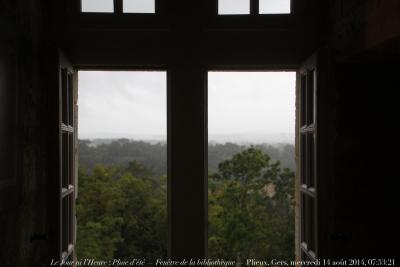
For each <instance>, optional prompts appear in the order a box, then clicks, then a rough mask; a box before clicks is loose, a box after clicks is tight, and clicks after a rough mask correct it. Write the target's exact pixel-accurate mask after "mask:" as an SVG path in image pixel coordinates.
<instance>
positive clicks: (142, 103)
mask: <svg viewBox="0 0 400 267" xmlns="http://www.w3.org/2000/svg"><path fill="white" fill-rule="evenodd" d="M208 76H209V77H208V131H209V141H210V142H218V143H224V142H237V143H246V142H247V143H283V142H284V143H293V142H294V128H295V76H296V75H295V73H294V72H209V75H208ZM166 79H167V77H166V72H157V71H149V72H142V71H140V72H139V71H132V72H126V71H80V72H79V102H78V104H79V137H80V138H82V139H94V138H107V139H111V138H129V139H135V140H159V141H164V140H166V132H167V81H166ZM188 90H189V89H188Z"/></svg>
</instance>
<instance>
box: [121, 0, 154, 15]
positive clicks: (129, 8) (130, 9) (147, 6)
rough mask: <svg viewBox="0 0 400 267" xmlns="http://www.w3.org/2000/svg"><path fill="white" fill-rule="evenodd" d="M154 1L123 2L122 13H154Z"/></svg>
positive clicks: (126, 0)
mask: <svg viewBox="0 0 400 267" xmlns="http://www.w3.org/2000/svg"><path fill="white" fill-rule="evenodd" d="M155 10H156V7H155V1H154V0H124V1H123V12H124V13H155Z"/></svg>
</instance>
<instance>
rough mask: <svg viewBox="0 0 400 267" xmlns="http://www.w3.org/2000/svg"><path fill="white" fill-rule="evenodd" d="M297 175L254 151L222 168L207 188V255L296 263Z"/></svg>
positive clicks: (242, 154)
mask: <svg viewBox="0 0 400 267" xmlns="http://www.w3.org/2000/svg"><path fill="white" fill-rule="evenodd" d="M293 177H294V174H293V172H291V171H289V170H288V169H283V170H282V169H281V168H280V163H279V161H278V162H275V163H273V162H271V159H270V157H269V156H268V155H266V154H264V153H263V152H262V151H261V150H259V149H256V148H254V147H250V148H248V149H246V150H243V151H242V152H240V153H238V154H236V155H234V156H233V157H232V158H231V159H229V160H226V161H224V162H222V163H221V164H219V166H218V172H216V173H215V174H213V175H211V177H210V183H209V184H210V186H209V254H210V256H212V257H215V258H227V259H238V258H239V259H241V260H243V259H246V258H259V259H267V258H270V259H272V258H279V259H293V257H294V217H293V210H294V208H293V198H294V196H293V187H294V184H293Z"/></svg>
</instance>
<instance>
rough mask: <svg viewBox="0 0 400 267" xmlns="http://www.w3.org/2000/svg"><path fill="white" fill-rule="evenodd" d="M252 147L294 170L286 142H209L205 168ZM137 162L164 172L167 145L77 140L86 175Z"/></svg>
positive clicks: (291, 147)
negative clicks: (101, 168)
mask: <svg viewBox="0 0 400 267" xmlns="http://www.w3.org/2000/svg"><path fill="white" fill-rule="evenodd" d="M250 145H253V146H255V147H257V148H259V149H261V150H262V151H263V152H264V153H266V154H268V155H269V156H270V157H271V159H272V160H273V161H277V160H279V161H280V162H281V166H282V167H284V168H289V169H291V170H294V168H295V162H294V145H293V144H292V143H289V142H286V143H285V142H271V143H270V144H268V143H258V144H256V143H253V142H248V141H245V139H243V141H242V142H237V143H234V142H225V143H222V142H218V139H217V140H216V141H215V140H214V141H210V142H209V145H208V169H209V172H215V171H216V170H217V168H218V164H219V163H220V162H222V161H224V160H226V159H229V158H231V157H232V156H233V155H234V154H237V153H239V152H241V151H243V150H244V149H246V148H248V147H249V146H250ZM131 161H137V162H139V163H141V164H143V165H144V166H145V167H146V168H148V169H150V170H151V171H152V172H153V173H154V174H156V175H165V174H166V173H167V145H166V142H165V140H162V139H160V140H144V141H143V140H141V141H139V140H131V139H127V138H121V139H110V138H108V139H107V138H105V139H102V138H96V139H91V140H89V139H84V140H79V164H80V167H81V168H86V169H87V170H88V171H89V172H91V170H92V169H93V168H94V166H95V165H96V164H102V165H120V166H127V165H128V163H129V162H131Z"/></svg>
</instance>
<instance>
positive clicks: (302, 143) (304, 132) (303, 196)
mask: <svg viewBox="0 0 400 267" xmlns="http://www.w3.org/2000/svg"><path fill="white" fill-rule="evenodd" d="M297 78H298V87H297V91H298V92H297V97H298V102H297V103H298V105H297V109H298V110H297V114H298V115H299V116H297V117H298V121H297V125H298V129H297V131H298V135H297V138H298V139H297V142H298V150H299V155H298V156H299V157H298V161H297V162H298V163H297V164H298V167H299V169H298V172H297V175H299V179H298V180H299V182H298V183H297V186H298V187H299V188H297V190H298V192H299V193H298V194H299V206H298V210H297V211H298V216H299V218H300V219H299V224H300V225H299V229H298V230H300V231H297V232H300V236H299V238H298V242H299V244H298V253H299V256H300V258H301V260H305V261H312V260H315V259H316V258H317V256H318V244H317V240H318V236H317V235H318V231H317V227H318V223H317V217H318V216H317V212H318V206H317V204H318V185H317V181H318V179H317V137H318V133H317V90H318V71H317V56H312V57H311V58H309V59H308V60H307V61H306V62H305V63H304V64H303V66H302V67H301V68H300V71H299V72H298V77H297Z"/></svg>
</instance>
